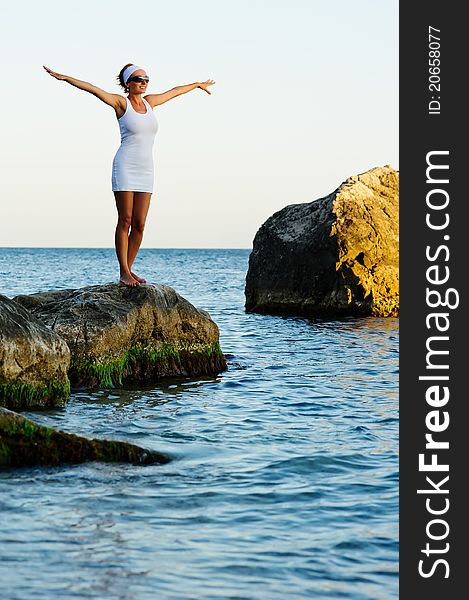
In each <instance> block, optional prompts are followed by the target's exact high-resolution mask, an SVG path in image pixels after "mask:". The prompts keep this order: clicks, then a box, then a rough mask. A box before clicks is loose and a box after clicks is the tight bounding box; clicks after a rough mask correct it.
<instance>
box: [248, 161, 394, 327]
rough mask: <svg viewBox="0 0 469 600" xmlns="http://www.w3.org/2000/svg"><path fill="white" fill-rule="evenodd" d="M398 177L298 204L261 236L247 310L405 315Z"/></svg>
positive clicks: (363, 182)
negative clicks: (401, 311) (402, 307)
mask: <svg viewBox="0 0 469 600" xmlns="http://www.w3.org/2000/svg"><path fill="white" fill-rule="evenodd" d="M398 226H399V173H398V171H395V170H394V169H393V168H392V167H390V166H389V165H387V166H385V167H376V168H374V169H371V170H370V171H367V172H366V173H362V174H361V175H356V176H354V177H349V178H348V179H347V181H345V182H344V183H342V185H340V187H339V188H337V189H336V190H335V191H334V192H333V193H332V194H330V195H329V196H326V197H324V198H320V199H319V200H315V201H313V202H309V203H305V204H292V205H290V206H287V207H285V208H284V209H282V210H280V211H279V212H277V213H275V214H274V215H272V216H271V217H270V218H269V219H268V220H267V221H266V222H265V223H264V224H263V225H262V227H261V228H260V229H259V231H258V232H257V234H256V236H255V239H254V244H253V250H252V253H251V255H250V258H249V270H248V274H247V277H246V289H245V294H246V310H247V311H252V312H260V313H273V314H275V313H277V314H298V315H325V316H345V315H373V316H391V315H397V314H398V311H399V270H398V269H399V245H398V244H399V232H398Z"/></svg>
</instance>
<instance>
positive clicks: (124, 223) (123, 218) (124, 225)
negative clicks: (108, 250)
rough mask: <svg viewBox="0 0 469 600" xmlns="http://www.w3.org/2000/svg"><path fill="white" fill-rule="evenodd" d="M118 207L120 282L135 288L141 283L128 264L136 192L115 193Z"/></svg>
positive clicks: (117, 228) (117, 229)
mask: <svg viewBox="0 0 469 600" xmlns="http://www.w3.org/2000/svg"><path fill="white" fill-rule="evenodd" d="M114 197H115V199H116V206H117V213H118V219H117V225H116V234H115V244H116V254H117V260H118V261H119V267H120V282H121V283H123V284H124V285H128V286H131V287H135V286H137V285H139V282H138V281H137V280H136V279H134V278H133V277H132V275H131V273H130V268H129V265H128V262H127V253H128V248H129V229H130V226H131V224H132V211H133V206H134V192H114Z"/></svg>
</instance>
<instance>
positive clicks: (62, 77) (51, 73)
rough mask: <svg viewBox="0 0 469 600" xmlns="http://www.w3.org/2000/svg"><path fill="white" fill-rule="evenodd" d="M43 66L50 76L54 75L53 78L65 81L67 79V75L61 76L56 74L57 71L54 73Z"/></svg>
mask: <svg viewBox="0 0 469 600" xmlns="http://www.w3.org/2000/svg"><path fill="white" fill-rule="evenodd" d="M42 66H43V67H44V69H45V70H46V71H47V72H48V73H49V75H52V77H55V78H56V79H61V80H64V79H65V78H66V77H67V76H66V75H61V74H60V73H56V72H55V71H52V70H51V69H49V68H48V67H45V66H44V65H42Z"/></svg>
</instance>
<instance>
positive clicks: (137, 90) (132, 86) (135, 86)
mask: <svg viewBox="0 0 469 600" xmlns="http://www.w3.org/2000/svg"><path fill="white" fill-rule="evenodd" d="M139 75H140V76H142V77H147V74H146V73H145V71H144V70H143V69H138V70H137V71H134V72H133V73H132V75H131V76H130V79H129V81H128V82H127V86H128V88H129V92H132V93H134V94H141V93H142V92H144V91H145V90H146V89H147V85H148V83H147V82H146V81H131V79H133V78H134V77H138V76H139Z"/></svg>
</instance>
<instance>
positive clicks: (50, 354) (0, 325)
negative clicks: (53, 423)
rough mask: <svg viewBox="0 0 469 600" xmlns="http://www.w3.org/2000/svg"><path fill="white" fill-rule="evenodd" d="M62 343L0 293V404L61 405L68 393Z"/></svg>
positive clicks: (66, 358) (66, 351)
mask: <svg viewBox="0 0 469 600" xmlns="http://www.w3.org/2000/svg"><path fill="white" fill-rule="evenodd" d="M69 364H70V350H69V349H68V346H67V344H66V342H65V341H64V340H63V339H62V338H61V337H60V336H59V335H57V333H55V332H54V331H51V329H49V328H48V327H46V325H44V324H43V323H42V322H41V321H40V320H39V319H37V318H36V317H35V316H34V315H32V314H31V313H30V312H29V311H28V310H26V309H25V308H23V307H22V306H20V305H19V304H18V303H16V302H13V300H11V299H10V298H7V297H6V296H3V295H1V294H0V406H6V407H7V408H41V407H54V406H63V404H64V403H65V401H66V399H67V398H68V395H69V393H70V381H69V379H68V376H67V370H68V367H69Z"/></svg>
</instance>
